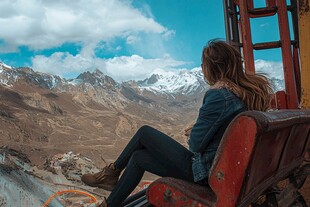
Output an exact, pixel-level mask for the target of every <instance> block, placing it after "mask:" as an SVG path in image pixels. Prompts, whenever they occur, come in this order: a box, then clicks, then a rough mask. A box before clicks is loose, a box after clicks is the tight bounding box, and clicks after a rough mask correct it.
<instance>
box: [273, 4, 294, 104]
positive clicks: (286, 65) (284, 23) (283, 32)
mask: <svg viewBox="0 0 310 207" xmlns="http://www.w3.org/2000/svg"><path fill="white" fill-rule="evenodd" d="M276 3H277V6H278V21H279V30H280V38H281V42H282V50H281V51H282V62H283V72H284V80H285V90H286V98H287V107H288V109H297V108H298V107H299V104H298V98H297V89H296V79H295V73H294V65H293V58H292V51H291V39H290V31H289V24H288V17H287V8H286V1H285V0H277V1H276Z"/></svg>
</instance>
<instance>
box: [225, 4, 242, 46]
mask: <svg viewBox="0 0 310 207" xmlns="http://www.w3.org/2000/svg"><path fill="white" fill-rule="evenodd" d="M223 3H224V15H225V29H226V40H227V42H228V43H229V44H231V45H232V46H234V47H235V48H236V49H238V50H239V51H240V47H241V46H240V38H239V26H238V12H237V6H236V4H235V3H234V1H233V0H224V1H223Z"/></svg>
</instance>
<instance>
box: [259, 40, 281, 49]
mask: <svg viewBox="0 0 310 207" xmlns="http://www.w3.org/2000/svg"><path fill="white" fill-rule="evenodd" d="M281 45H282V44H281V41H274V42H261V43H256V44H254V45H253V48H254V49H255V50H265V49H272V48H279V47H281Z"/></svg>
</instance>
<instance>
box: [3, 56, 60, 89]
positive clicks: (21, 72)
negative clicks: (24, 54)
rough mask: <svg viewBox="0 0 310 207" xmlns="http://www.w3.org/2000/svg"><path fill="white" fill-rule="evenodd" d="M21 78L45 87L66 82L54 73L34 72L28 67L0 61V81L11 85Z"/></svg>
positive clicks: (54, 86) (49, 87)
mask: <svg viewBox="0 0 310 207" xmlns="http://www.w3.org/2000/svg"><path fill="white" fill-rule="evenodd" d="M22 79H23V80H25V81H26V82H27V83H30V84H34V85H37V86H39V87H41V88H47V89H53V88H56V87H57V86H60V85H63V83H65V82H66V80H64V79H62V78H60V77H59V76H56V75H50V74H46V73H41V72H35V71H33V70H32V69H31V68H28V67H20V68H13V67H11V66H8V65H6V64H4V63H1V62H0V83H2V84H3V85H6V86H11V85H13V84H14V83H15V82H17V81H18V80H22Z"/></svg>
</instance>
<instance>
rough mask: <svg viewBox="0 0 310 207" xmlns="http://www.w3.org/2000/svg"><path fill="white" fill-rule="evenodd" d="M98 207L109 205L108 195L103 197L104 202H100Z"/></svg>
mask: <svg viewBox="0 0 310 207" xmlns="http://www.w3.org/2000/svg"><path fill="white" fill-rule="evenodd" d="M97 207H108V203H107V199H106V197H104V198H103V201H102V203H100V204H99V205H98V206H97Z"/></svg>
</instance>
